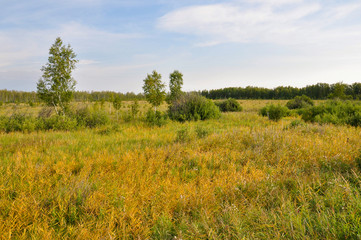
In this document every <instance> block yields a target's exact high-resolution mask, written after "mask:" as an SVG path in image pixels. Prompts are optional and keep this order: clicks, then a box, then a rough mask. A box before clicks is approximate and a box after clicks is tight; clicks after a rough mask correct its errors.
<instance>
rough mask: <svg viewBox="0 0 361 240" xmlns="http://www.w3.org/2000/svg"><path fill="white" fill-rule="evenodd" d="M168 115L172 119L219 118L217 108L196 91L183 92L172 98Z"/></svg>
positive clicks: (219, 113) (182, 120) (219, 114)
mask: <svg viewBox="0 0 361 240" xmlns="http://www.w3.org/2000/svg"><path fill="white" fill-rule="evenodd" d="M168 113H169V116H170V118H171V119H172V120H176V121H180V122H184V121H197V120H206V119H212V118H219V117H220V116H221V112H220V111H219V108H218V107H217V106H216V105H215V104H214V103H213V102H212V101H211V100H209V99H206V98H205V97H203V96H200V95H199V94H196V93H189V94H184V95H182V96H180V97H179V98H177V99H176V100H174V101H173V102H172V103H171V105H170V106H169V110H168Z"/></svg>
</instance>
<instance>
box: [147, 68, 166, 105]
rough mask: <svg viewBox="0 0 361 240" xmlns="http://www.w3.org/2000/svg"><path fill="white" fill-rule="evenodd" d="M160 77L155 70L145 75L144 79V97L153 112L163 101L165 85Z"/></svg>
mask: <svg viewBox="0 0 361 240" xmlns="http://www.w3.org/2000/svg"><path fill="white" fill-rule="evenodd" d="M161 79H162V76H161V75H160V74H159V73H157V72H156V71H155V70H154V71H153V73H152V74H151V75H150V74H147V77H146V79H144V85H143V90H144V95H145V97H146V99H147V101H148V102H149V103H150V104H152V106H153V107H154V110H155V111H156V110H157V107H158V106H159V105H161V104H162V102H163V101H164V99H165V94H166V93H165V84H164V83H163V82H162V81H161Z"/></svg>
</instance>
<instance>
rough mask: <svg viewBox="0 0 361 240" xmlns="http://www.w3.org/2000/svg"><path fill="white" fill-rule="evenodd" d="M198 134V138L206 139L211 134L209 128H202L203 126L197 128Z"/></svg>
mask: <svg viewBox="0 0 361 240" xmlns="http://www.w3.org/2000/svg"><path fill="white" fill-rule="evenodd" d="M195 131H196V134H197V137H198V138H204V137H207V136H208V135H209V133H210V131H209V129H208V128H205V127H202V126H197V127H196V130H195Z"/></svg>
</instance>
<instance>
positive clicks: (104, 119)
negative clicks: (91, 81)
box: [75, 107, 110, 128]
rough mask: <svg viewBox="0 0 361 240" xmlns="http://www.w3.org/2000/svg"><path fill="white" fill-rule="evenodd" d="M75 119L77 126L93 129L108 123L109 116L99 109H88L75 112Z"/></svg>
mask: <svg viewBox="0 0 361 240" xmlns="http://www.w3.org/2000/svg"><path fill="white" fill-rule="evenodd" d="M75 119H76V121H77V123H78V125H79V126H83V127H90V128H94V127H97V126H102V125H105V124H107V123H109V121H110V119H109V116H108V115H107V114H106V113H105V112H104V111H103V110H99V109H93V110H92V111H91V110H89V108H88V107H84V108H79V109H77V110H76V113H75Z"/></svg>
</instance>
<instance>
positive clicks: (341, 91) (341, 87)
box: [328, 82, 352, 100]
mask: <svg viewBox="0 0 361 240" xmlns="http://www.w3.org/2000/svg"><path fill="white" fill-rule="evenodd" d="M347 87H348V85H347V84H344V83H342V82H339V83H336V84H333V85H332V86H331V90H332V92H331V93H330V94H329V95H328V98H331V99H343V100H345V99H351V98H352V96H350V95H346V93H345V92H346V88H347Z"/></svg>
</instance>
